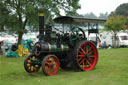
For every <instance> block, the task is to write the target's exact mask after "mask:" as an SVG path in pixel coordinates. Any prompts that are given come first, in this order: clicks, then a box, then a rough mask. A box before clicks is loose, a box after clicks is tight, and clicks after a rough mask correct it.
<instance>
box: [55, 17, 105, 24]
mask: <svg viewBox="0 0 128 85" xmlns="http://www.w3.org/2000/svg"><path fill="white" fill-rule="evenodd" d="M105 21H106V20H102V19H89V18H85V17H74V16H60V17H56V18H55V19H54V22H55V23H60V24H83V23H103V22H105Z"/></svg>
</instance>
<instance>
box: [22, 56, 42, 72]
mask: <svg viewBox="0 0 128 85" xmlns="http://www.w3.org/2000/svg"><path fill="white" fill-rule="evenodd" d="M34 60H37V58H36V57H35V55H29V56H28V57H27V58H26V59H25V61H24V68H25V70H26V71H27V72H29V73H31V72H38V71H39V69H40V65H36V64H33V63H32V61H34Z"/></svg>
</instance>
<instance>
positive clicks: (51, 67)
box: [43, 55, 60, 76]
mask: <svg viewBox="0 0 128 85" xmlns="http://www.w3.org/2000/svg"><path fill="white" fill-rule="evenodd" d="M59 67H60V63H59V60H58V58H57V57H56V56H51V55H50V56H48V57H47V58H46V60H45V61H44V63H43V71H44V73H45V74H46V75H50V76H51V75H55V74H56V73H57V72H58V70H59Z"/></svg>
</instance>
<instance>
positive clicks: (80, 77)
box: [0, 48, 128, 85]
mask: <svg viewBox="0 0 128 85" xmlns="http://www.w3.org/2000/svg"><path fill="white" fill-rule="evenodd" d="M24 59H25V58H23V57H22V58H6V57H3V56H0V85H126V84H128V48H118V49H99V61H98V64H97V66H96V67H95V69H93V70H92V71H88V72H75V71H74V70H62V69H60V70H59V72H58V73H57V74H56V75H54V76H45V75H44V74H43V73H42V71H41V70H40V71H39V72H37V73H32V74H28V73H27V72H26V71H25V70H24V66H23V63H24Z"/></svg>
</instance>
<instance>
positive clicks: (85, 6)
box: [78, 0, 128, 16]
mask: <svg viewBox="0 0 128 85" xmlns="http://www.w3.org/2000/svg"><path fill="white" fill-rule="evenodd" d="M122 3H128V0H80V4H81V9H79V10H78V13H80V14H86V13H90V12H93V13H94V14H95V15H97V16H99V14H100V13H106V12H108V13H111V11H114V10H115V9H116V8H117V7H118V6H119V5H120V4H122Z"/></svg>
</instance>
